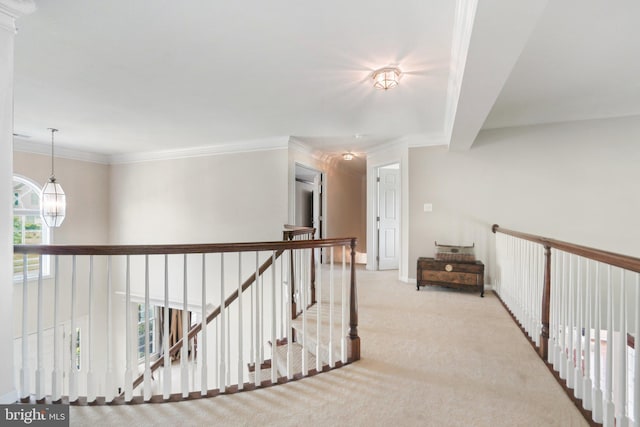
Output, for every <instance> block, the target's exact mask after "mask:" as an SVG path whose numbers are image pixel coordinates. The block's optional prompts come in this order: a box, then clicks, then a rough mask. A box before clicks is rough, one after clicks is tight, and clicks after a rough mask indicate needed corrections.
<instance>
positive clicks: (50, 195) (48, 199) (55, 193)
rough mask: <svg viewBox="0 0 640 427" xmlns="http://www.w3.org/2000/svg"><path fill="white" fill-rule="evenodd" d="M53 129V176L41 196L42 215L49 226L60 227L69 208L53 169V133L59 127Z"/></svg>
mask: <svg viewBox="0 0 640 427" xmlns="http://www.w3.org/2000/svg"><path fill="white" fill-rule="evenodd" d="M49 130H50V131H51V176H50V177H49V182H47V183H46V184H45V185H44V187H42V195H41V196H40V215H41V216H42V220H43V221H44V222H45V224H47V226H49V227H60V226H61V225H62V221H64V216H65V213H66V210H67V200H66V196H65V195H64V191H63V190H62V186H61V185H60V184H58V183H57V182H56V176H55V174H54V171H53V134H54V133H56V132H57V131H58V129H52V128H49Z"/></svg>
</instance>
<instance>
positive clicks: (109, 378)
mask: <svg viewBox="0 0 640 427" xmlns="http://www.w3.org/2000/svg"><path fill="white" fill-rule="evenodd" d="M111 272H112V261H111V255H109V256H108V257H107V339H106V343H105V345H106V356H107V369H106V370H105V371H106V372H105V374H106V375H105V385H106V386H105V388H106V390H105V393H104V400H105V402H106V403H109V402H111V401H112V400H113V398H114V396H115V393H114V385H113V349H112V342H113V324H112V323H113V283H112V280H111Z"/></svg>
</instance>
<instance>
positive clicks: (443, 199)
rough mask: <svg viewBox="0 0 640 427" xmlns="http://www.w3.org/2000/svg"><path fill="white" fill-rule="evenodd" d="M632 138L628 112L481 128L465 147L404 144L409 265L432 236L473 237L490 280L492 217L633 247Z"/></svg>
mask: <svg viewBox="0 0 640 427" xmlns="http://www.w3.org/2000/svg"><path fill="white" fill-rule="evenodd" d="M639 139H640V117H630V118H619V119H607V120H591V121H582V122H571V123H564V124H553V125H542V126H529V127H518V128H508V129H498V130H489V131H483V132H481V133H480V135H479V136H478V138H477V140H476V142H475V143H474V145H473V147H472V148H471V150H469V151H466V152H449V151H448V149H447V148H446V147H426V148H413V149H410V152H409V169H410V171H409V175H410V183H409V193H410V203H409V210H410V213H409V221H410V229H411V234H410V248H409V262H410V265H411V266H415V263H416V260H417V258H418V257H420V256H432V255H433V254H434V245H433V242H434V241H435V240H437V241H438V242H440V243H451V244H471V243H474V242H475V244H476V248H477V251H476V255H477V256H478V257H479V258H480V259H481V260H482V261H484V262H485V264H486V265H487V266H488V267H489V277H488V279H489V282H490V281H491V276H490V273H491V266H492V262H493V256H494V255H493V247H494V242H493V235H492V233H491V231H490V226H491V224H493V223H497V224H499V225H500V226H502V227H505V228H510V229H514V230H519V231H524V232H528V233H533V234H539V235H542V236H545V237H551V238H556V239H559V240H564V241H568V242H572V243H577V244H582V245H585V246H591V247H595V248H599V249H604V250H609V251H613V252H619V253H623V254H628V255H631V256H636V257H637V256H640V243H638V242H640V228H639V227H638V226H637V215H638V212H639V211H640V196H639V194H640V193H639V191H638V188H637V185H638V182H640V168H639V167H638V165H639V164H640V148H639V146H638V140H639ZM424 203H433V212H429V213H426V212H423V204H424ZM410 271H411V277H415V268H413V269H412V270H410Z"/></svg>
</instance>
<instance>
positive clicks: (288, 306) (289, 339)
mask: <svg viewBox="0 0 640 427" xmlns="http://www.w3.org/2000/svg"><path fill="white" fill-rule="evenodd" d="M286 254H288V257H287V259H286V261H287V266H286V267H285V271H287V272H288V274H289V277H287V283H288V284H289V288H290V289H289V295H288V296H287V298H286V300H285V304H286V309H285V315H284V321H285V336H286V337H287V379H289V380H290V379H292V378H293V372H292V362H293V360H292V357H293V354H292V351H291V347H293V332H292V331H291V312H292V310H291V306H292V304H293V300H292V299H291V298H290V294H291V289H293V276H292V275H291V274H292V268H293V263H294V261H293V251H288V252H286Z"/></svg>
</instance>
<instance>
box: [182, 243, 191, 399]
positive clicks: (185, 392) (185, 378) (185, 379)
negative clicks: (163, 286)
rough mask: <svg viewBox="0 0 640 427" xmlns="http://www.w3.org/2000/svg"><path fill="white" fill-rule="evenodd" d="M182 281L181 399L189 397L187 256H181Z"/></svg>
mask: <svg viewBox="0 0 640 427" xmlns="http://www.w3.org/2000/svg"><path fill="white" fill-rule="evenodd" d="M183 259H184V261H183V268H182V271H183V279H182V298H183V301H182V349H181V350H182V352H181V355H180V381H181V386H182V387H181V388H182V397H183V398H186V397H188V396H189V366H188V362H189V326H190V325H189V305H188V301H187V282H188V280H187V277H188V276H187V274H188V268H187V254H184V256H183Z"/></svg>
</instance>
